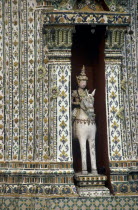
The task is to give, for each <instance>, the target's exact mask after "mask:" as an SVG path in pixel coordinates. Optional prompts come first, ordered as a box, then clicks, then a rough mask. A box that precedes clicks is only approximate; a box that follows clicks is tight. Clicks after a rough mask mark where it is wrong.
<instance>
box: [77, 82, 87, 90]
mask: <svg viewBox="0 0 138 210" xmlns="http://www.w3.org/2000/svg"><path fill="white" fill-rule="evenodd" d="M86 85H87V81H86V80H79V81H78V86H79V87H80V88H82V89H84V88H85V87H86Z"/></svg>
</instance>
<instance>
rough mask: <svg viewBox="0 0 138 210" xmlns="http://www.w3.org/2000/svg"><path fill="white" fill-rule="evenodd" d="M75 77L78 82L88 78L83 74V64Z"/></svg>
mask: <svg viewBox="0 0 138 210" xmlns="http://www.w3.org/2000/svg"><path fill="white" fill-rule="evenodd" d="M76 78H77V82H78V81H79V80H88V77H87V76H86V74H85V66H84V65H83V67H82V69H81V73H80V75H79V76H76Z"/></svg>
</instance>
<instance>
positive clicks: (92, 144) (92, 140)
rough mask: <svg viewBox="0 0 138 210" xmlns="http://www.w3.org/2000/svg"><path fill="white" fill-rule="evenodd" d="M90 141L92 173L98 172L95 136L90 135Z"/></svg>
mask: <svg viewBox="0 0 138 210" xmlns="http://www.w3.org/2000/svg"><path fill="white" fill-rule="evenodd" d="M88 141H89V149H90V158H91V170H92V171H91V173H92V174H97V167H96V152H95V138H93V137H90V138H89V139H88Z"/></svg>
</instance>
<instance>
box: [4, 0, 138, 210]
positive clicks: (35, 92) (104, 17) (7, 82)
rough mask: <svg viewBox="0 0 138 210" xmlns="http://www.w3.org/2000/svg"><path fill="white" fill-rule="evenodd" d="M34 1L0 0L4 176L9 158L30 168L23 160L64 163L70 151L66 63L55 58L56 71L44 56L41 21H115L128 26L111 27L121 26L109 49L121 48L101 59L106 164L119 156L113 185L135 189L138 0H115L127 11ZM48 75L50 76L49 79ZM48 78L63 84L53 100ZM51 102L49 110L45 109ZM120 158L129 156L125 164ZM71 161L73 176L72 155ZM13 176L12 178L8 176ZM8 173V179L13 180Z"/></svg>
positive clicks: (7, 168) (66, 22) (70, 22)
mask: <svg viewBox="0 0 138 210" xmlns="http://www.w3.org/2000/svg"><path fill="white" fill-rule="evenodd" d="M37 2H38V1H36V0H18V1H17V0H14V1H13V0H5V1H0V161H1V164H5V163H8V164H7V166H6V169H4V170H5V171H4V172H2V173H3V174H4V175H3V177H2V179H4V177H5V173H6V172H7V170H9V171H10V169H11V168H12V167H11V166H12V164H13V162H14V161H16V162H17V164H19V168H20V169H21V171H24V169H25V170H26V171H29V170H30V171H29V172H32V171H31V169H29V170H28V168H26V165H27V164H28V163H30V164H32V165H33V163H36V165H37V161H38V162H39V163H40V165H39V164H38V165H39V167H42V170H43V172H44V171H45V167H43V166H42V165H41V163H43V162H46V161H49V162H50V161H55V162H56V161H58V162H61V165H60V166H61V167H62V161H64V162H67V165H68V161H70V160H71V159H72V155H71V142H70V141H71V138H70V134H67V133H68V132H69V131H70V123H69V117H70V113H69V103H70V102H69V91H70V87H69V84H68V82H69V81H70V63H69V62H67V65H65V64H64V66H65V69H64V71H62V66H63V65H62V64H61V65H60V66H58V72H56V73H54V74H53V73H52V72H51V68H50V64H47V54H48V50H47V46H46V45H45V44H44V34H43V33H42V32H43V31H42V28H43V24H51V23H52V24H53V23H54V24H61V25H63V26H64V24H65V25H66V24H80V23H83V24H97V23H98V24H108V25H109V26H110V25H115V24H118V25H122V26H129V27H127V28H125V30H126V32H125V35H124V34H123V33H122V31H119V32H118V31H116V33H117V34H123V36H124V41H122V42H123V43H124V46H121V45H117V46H116V47H115V48H114V50H112V53H113V52H115V51H116V50H118V48H119V51H120V52H121V55H122V58H121V60H122V63H117V64H116V63H114V64H111V62H108V64H107V65H106V67H107V68H106V70H107V74H108V79H107V80H108V86H109V88H107V95H108V100H107V103H108V102H109V104H110V105H111V106H108V111H109V115H108V117H109V118H108V120H109V124H110V126H109V129H108V131H109V134H110V135H109V142H108V145H109V160H110V164H112V162H111V160H114V161H116V163H115V164H117V161H120V160H123V161H124V162H123V163H122V162H120V164H122V165H120V167H119V168H117V166H116V165H114V167H112V166H111V170H112V176H111V178H112V179H113V181H112V183H113V184H114V185H113V186H114V189H115V191H116V192H119V193H120V192H121V191H122V192H126V193H128V191H127V186H126V185H129V186H128V190H129V192H131V193H132V192H133V193H136V192H137V186H136V184H137V181H136V178H135V176H136V173H137V164H136V160H137V137H138V136H137V135H138V133H137V129H138V128H137V125H138V117H137V115H138V95H137V91H138V71H137V46H138V42H137V41H138V40H137V39H136V37H137V32H138V31H137V30H138V29H137V28H138V27H137V26H138V20H137V18H136V14H137V11H138V7H137V4H138V1H137V0H128V1H124V0H121V1H119V4H120V5H121V7H123V8H125V11H127V13H123V11H121V12H120V13H119V15H118V13H117V11H119V10H118V7H116V8H115V6H116V3H117V2H118V1H117V0H112V1H110V2H109V1H108V0H107V1H106V2H108V5H109V4H110V3H111V2H112V5H109V6H110V7H111V8H110V9H111V10H112V11H113V10H114V9H115V11H116V12H115V13H112V14H111V13H108V14H107V13H106V14H105V13H100V14H98V13H94V14H90V13H89V14H88V13H80V14H78V13H75V12H74V13H73V12H71V11H70V12H66V13H65V12H59V13H58V12H57V11H56V12H47V11H46V10H45V9H46V8H45V7H44V8H45V9H44V8H42V7H37ZM41 2H42V1H41ZM45 2H46V1H45ZM47 2H48V3H49V2H51V1H47ZM70 2H72V1H70ZM59 3H60V1H59ZM128 9H129V10H128ZM130 17H131V18H130ZM47 21H48V22H47ZM46 27H47V26H46ZM120 36H121V35H120ZM113 37H114V36H113ZM116 37H118V36H116ZM117 40H118V38H117ZM121 40H123V39H121ZM114 41H115V40H114ZM69 42H70V40H69ZM120 52H119V53H120ZM110 61H111V60H110ZM119 62H120V60H119ZM50 78H53V80H54V81H53V82H51V80H50ZM66 80H67V81H66ZM50 85H51V87H52V86H53V87H55V86H56V88H61V90H62V94H61V95H60V96H59V98H58V99H54V100H52V102H51V103H50V100H51V95H50V94H51V93H50V92H49V88H50ZM64 89H65V90H64ZM110 90H111V93H110ZM53 91H54V89H53ZM112 92H113V95H112ZM114 94H115V95H114ZM115 96H116V97H115ZM57 102H58V103H59V104H60V105H61V107H60V108H59V107H58V115H57ZM116 104H117V106H116ZM115 106H116V107H115ZM50 108H51V114H49V110H50ZM117 114H118V116H119V118H118V117H117ZM122 116H123V118H124V119H123V118H122ZM57 119H58V122H57ZM49 120H50V121H49ZM49 122H50V123H51V124H49ZM57 124H58V128H57ZM66 128H67V129H66ZM50 131H51V132H50ZM57 133H58V142H57ZM117 135H118V136H117ZM5 161H7V162H5ZM25 161H26V162H28V163H26V162H25ZM125 161H129V162H130V166H129V164H127V162H125ZM133 161H134V165H133V163H132V162H133ZM131 164H132V165H131ZM63 165H64V164H63ZM67 165H66V166H65V167H64V168H66V167H67ZM53 167H55V166H54V164H53ZM70 168H71V173H72V176H73V170H72V165H71V163H70ZM51 169H52V168H51ZM123 170H124V171H123ZM126 170H127V175H126ZM65 171H67V170H66V169H65ZM12 175H13V174H12ZM10 178H11V180H12V177H10ZM10 178H9V179H8V182H10V181H11V180H10ZM35 178H36V179H37V178H38V177H35ZM56 178H57V177H56ZM129 178H130V181H129V180H127V183H126V182H125V181H126V179H129ZM38 180H39V179H38ZM120 180H121V181H120ZM39 181H40V180H39ZM49 181H50V179H49ZM119 181H120V182H119ZM4 184H5V183H4ZM2 186H3V184H2ZM4 189H5V186H4ZM7 202H9V203H10V201H7ZM22 205H23V206H24V204H22ZM7 208H9V207H7Z"/></svg>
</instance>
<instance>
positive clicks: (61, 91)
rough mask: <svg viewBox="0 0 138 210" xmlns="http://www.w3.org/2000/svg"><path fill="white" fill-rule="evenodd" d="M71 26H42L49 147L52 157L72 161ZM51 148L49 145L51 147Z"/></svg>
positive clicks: (57, 159)
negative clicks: (48, 109)
mask: <svg viewBox="0 0 138 210" xmlns="http://www.w3.org/2000/svg"><path fill="white" fill-rule="evenodd" d="M72 30H73V26H55V27H53V26H47V27H45V28H44V34H45V35H44V36H45V43H46V45H47V47H48V58H49V63H48V69H49V74H50V79H49V80H50V84H49V89H50V93H49V94H50V97H51V102H50V103H51V104H50V107H51V108H50V109H51V111H50V118H49V120H50V133H51V136H50V139H49V141H50V147H51V144H54V147H55V148H54V149H55V151H54V154H55V157H54V159H55V160H56V161H59V162H60V161H66V162H68V161H72V154H71V125H70V123H71V120H70V74H71V61H70V57H71V45H72V39H71V37H72ZM52 150H53V149H52Z"/></svg>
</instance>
